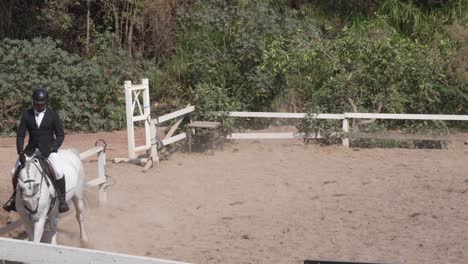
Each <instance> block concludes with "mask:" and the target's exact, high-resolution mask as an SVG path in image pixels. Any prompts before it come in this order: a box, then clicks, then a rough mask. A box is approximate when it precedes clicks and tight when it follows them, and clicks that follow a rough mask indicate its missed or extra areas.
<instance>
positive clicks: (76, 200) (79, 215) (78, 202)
mask: <svg viewBox="0 0 468 264" xmlns="http://www.w3.org/2000/svg"><path fill="white" fill-rule="evenodd" d="M72 200H73V204H74V205H75V211H76V220H77V221H78V224H79V225H80V238H81V244H82V245H83V246H85V245H86V244H87V243H88V235H87V234H86V231H85V228H84V215H83V211H84V206H83V199H82V198H81V197H78V196H76V195H75V196H73V198H72Z"/></svg>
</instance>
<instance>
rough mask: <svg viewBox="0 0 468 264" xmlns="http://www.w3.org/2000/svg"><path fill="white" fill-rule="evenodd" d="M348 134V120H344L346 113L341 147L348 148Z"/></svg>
mask: <svg viewBox="0 0 468 264" xmlns="http://www.w3.org/2000/svg"><path fill="white" fill-rule="evenodd" d="M348 132H349V121H348V118H346V113H345V114H344V118H343V133H344V135H343V146H345V147H346V148H349V138H348V135H347V133H348Z"/></svg>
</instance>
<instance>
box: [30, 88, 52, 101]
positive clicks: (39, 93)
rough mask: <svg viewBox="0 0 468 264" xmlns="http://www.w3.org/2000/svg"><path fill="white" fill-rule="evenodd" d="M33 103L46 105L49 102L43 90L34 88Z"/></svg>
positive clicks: (45, 91)
mask: <svg viewBox="0 0 468 264" xmlns="http://www.w3.org/2000/svg"><path fill="white" fill-rule="evenodd" d="M32 97H33V103H35V104H46V103H47V102H48V101H49V95H48V94H47V90H46V89H45V88H42V87H39V88H36V89H35V90H34V92H33V96H32Z"/></svg>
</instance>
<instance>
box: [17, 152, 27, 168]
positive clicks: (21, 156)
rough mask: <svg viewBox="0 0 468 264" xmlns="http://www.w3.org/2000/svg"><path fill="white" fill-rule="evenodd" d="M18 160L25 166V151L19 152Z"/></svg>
mask: <svg viewBox="0 0 468 264" xmlns="http://www.w3.org/2000/svg"><path fill="white" fill-rule="evenodd" d="M18 160H19V162H20V163H21V166H24V164H25V163H26V155H24V153H23V152H21V153H20V154H19V157H18Z"/></svg>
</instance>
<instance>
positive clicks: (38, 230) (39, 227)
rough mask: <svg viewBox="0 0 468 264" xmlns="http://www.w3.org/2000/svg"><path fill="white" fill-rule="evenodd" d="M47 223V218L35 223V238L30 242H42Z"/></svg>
mask: <svg viewBox="0 0 468 264" xmlns="http://www.w3.org/2000/svg"><path fill="white" fill-rule="evenodd" d="M45 221H46V217H41V218H40V219H39V220H38V221H36V222H34V223H33V229H34V230H33V237H32V238H29V240H31V241H34V242H37V243H39V242H41V238H42V233H44V224H45Z"/></svg>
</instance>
